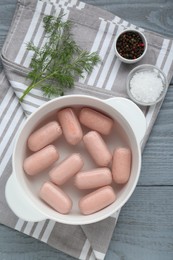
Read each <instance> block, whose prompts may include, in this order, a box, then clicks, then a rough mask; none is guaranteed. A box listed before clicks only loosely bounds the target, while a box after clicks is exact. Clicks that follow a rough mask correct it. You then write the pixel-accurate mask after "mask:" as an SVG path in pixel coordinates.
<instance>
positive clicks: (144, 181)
mask: <svg viewBox="0 0 173 260" xmlns="http://www.w3.org/2000/svg"><path fill="white" fill-rule="evenodd" d="M84 2H87V3H90V4H93V5H97V6H100V7H102V8H105V9H107V10H108V11H111V12H113V13H114V14H117V15H118V16H120V17H122V18H124V19H126V20H128V21H130V22H132V23H134V24H136V25H139V26H141V27H144V28H146V29H149V30H153V31H155V32H158V33H161V34H163V35H165V36H168V37H173V1H172V0H155V1H154V0H121V1H119V0H85V1H84ZM15 5H16V0H0V49H1V48H2V45H3V42H4V40H5V37H6V34H7V32H8V28H9V26H10V23H11V19H12V17H13V14H14V11H15ZM0 69H2V66H1V67H0ZM172 84H173V81H172ZM12 259H17V260H20V259H22V260H23V259H25V260H29V259H32V260H33V259H52V260H53V259H65V260H67V259H74V258H72V257H70V256H67V255H65V254H63V253H62V252H59V251H57V250H55V249H53V248H51V247H49V246H48V245H46V244H43V243H41V242H39V241H37V240H35V239H32V238H30V237H28V236H26V235H24V234H21V233H19V232H16V231H14V230H11V229H9V228H7V227H5V226H3V225H0V260H12ZM105 259H106V260H118V259H122V260H173V85H171V86H170V88H169V90H168V93H167V95H166V98H165V101H164V103H163V106H162V109H161V111H160V113H159V116H158V118H157V121H156V123H155V125H154V128H153V130H152V133H151V135H150V138H149V140H148V142H147V145H146V147H145V150H144V153H143V163H142V171H141V176H140V179H139V183H138V186H137V188H136V190H135V192H134V194H133V195H132V197H131V198H130V200H129V201H128V203H127V204H126V205H125V206H124V207H123V209H122V211H121V214H120V217H119V220H118V224H117V227H116V229H115V231H114V234H113V237H112V240H111V243H110V246H109V250H108V252H107V255H106V258H105Z"/></svg>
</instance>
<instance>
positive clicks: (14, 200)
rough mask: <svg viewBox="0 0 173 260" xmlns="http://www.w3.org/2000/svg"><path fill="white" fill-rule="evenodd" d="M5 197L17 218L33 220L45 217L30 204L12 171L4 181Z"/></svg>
mask: <svg viewBox="0 0 173 260" xmlns="http://www.w3.org/2000/svg"><path fill="white" fill-rule="evenodd" d="M5 197H6V200H7V203H8V205H9V207H10V208H11V209H12V211H13V212H14V213H15V215H16V216H18V217H19V218H21V219H23V220H25V221H33V222H37V221H41V220H45V219H46V217H45V216H44V215H43V214H42V213H41V212H39V211H37V209H36V208H35V207H33V206H32V204H31V202H30V201H29V200H28V198H27V197H26V195H25V193H24V192H23V190H22V189H21V187H20V186H19V184H18V182H17V180H16V177H15V174H14V173H12V174H11V176H10V177H9V179H8V181H7V183H6V187H5Z"/></svg>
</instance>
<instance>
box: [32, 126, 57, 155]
mask: <svg viewBox="0 0 173 260" xmlns="http://www.w3.org/2000/svg"><path fill="white" fill-rule="evenodd" d="M61 135H62V130H61V127H60V125H59V124H58V122H56V121H52V122H49V123H48V124H46V125H44V126H42V127H41V128H39V129H38V130H36V131H34V132H33V133H32V134H31V135H30V136H29V138H28V147H29V149H30V150H31V151H33V152H36V151H38V150H40V149H42V148H43V147H45V146H46V145H48V144H51V143H52V142H53V141H55V140H56V139H57V138H58V137H60V136H61Z"/></svg>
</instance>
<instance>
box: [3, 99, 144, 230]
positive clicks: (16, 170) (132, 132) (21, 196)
mask: <svg viewBox="0 0 173 260" xmlns="http://www.w3.org/2000/svg"><path fill="white" fill-rule="evenodd" d="M71 106H87V107H92V108H95V109H97V110H99V111H102V112H104V113H105V114H107V115H109V116H110V117H111V118H113V119H115V120H116V121H117V122H118V125H119V126H120V131H119V132H124V134H123V136H125V140H126V142H127V143H128V145H129V146H130V149H131V151H132V170H131V176H130V179H129V181H128V183H127V184H126V185H124V186H123V187H121V189H118V190H117V191H116V193H117V199H116V201H115V202H114V203H113V204H111V205H110V206H108V207H106V208H104V209H102V210H100V211H98V212H96V213H94V214H91V215H82V214H80V212H79V210H77V202H78V199H79V198H78V197H77V196H78V195H74V197H73V201H74V207H73V208H72V211H71V212H70V213H69V214H67V215H63V214H60V213H58V212H56V211H55V210H54V209H52V208H50V207H49V206H47V205H46V204H45V203H44V202H43V201H42V200H41V199H40V198H39V196H38V191H39V188H40V187H41V185H42V183H43V182H44V181H45V180H46V179H45V178H47V179H48V174H46V175H45V174H43V175H42V174H39V175H38V176H36V177H30V176H27V175H26V174H25V172H24V170H23V160H24V158H25V156H26V153H27V151H26V143H27V138H28V136H29V135H30V134H31V132H32V131H33V130H34V129H35V127H36V126H37V125H38V124H39V123H40V122H41V121H43V120H44V119H45V118H46V117H49V116H51V115H52V113H55V112H56V111H57V110H59V109H62V108H63V107H71ZM121 130H122V131H121ZM145 131H146V120H145V117H144V115H143V113H142V111H141V110H140V109H139V108H138V107H137V105H135V104H134V103H133V102H132V101H130V100H128V99H125V98H119V97H115V98H110V99H107V100H101V99H98V98H94V97H90V96H86V95H70V96H64V97H59V98H55V99H53V100H51V101H49V102H47V103H46V104H44V105H43V106H41V107H40V108H38V109H37V111H36V112H34V113H33V114H32V115H31V116H30V117H29V118H28V119H27V120H26V122H25V123H24V124H23V125H22V127H21V129H20V130H19V132H18V135H17V138H16V143H15V147H14V152H13V158H12V163H13V173H12V175H11V176H10V178H9V179H8V181H7V184H6V190H5V195H6V199H7V202H8V205H9V206H10V208H11V209H12V210H13V212H14V213H15V214H16V215H17V216H18V217H20V218H22V219H24V220H26V221H34V222H37V221H41V220H44V219H51V220H54V221H57V222H60V223H65V224H72V225H83V224H89V223H94V222H97V221H100V220H102V219H105V218H107V217H108V216H110V215H112V214H113V213H114V212H116V211H117V210H119V209H120V208H121V207H122V206H123V205H124V204H125V203H126V202H127V200H128V199H129V198H130V196H131V195H132V193H133V191H134V189H135V187H136V185H137V181H138V178H139V175H140V169H141V148H140V143H141V141H142V139H143V137H144V134H145ZM109 138H111V140H108V142H109V144H110V145H112V146H116V142H117V141H116V140H117V139H118V138H117V136H116V135H115V137H114V131H113V133H112V134H111V136H110V137H109ZM58 148H59V151H60V153H61V152H62V153H64V154H65V153H67V151H68V150H67V149H68V148H67V147H66V148H64V147H63V146H62V147H61V145H60V147H58ZM112 148H113V147H112ZM70 149H72V148H70ZM74 149H75V148H73V150H74ZM71 151H72V150H71ZM45 176H47V177H45ZM72 196H73V195H72Z"/></svg>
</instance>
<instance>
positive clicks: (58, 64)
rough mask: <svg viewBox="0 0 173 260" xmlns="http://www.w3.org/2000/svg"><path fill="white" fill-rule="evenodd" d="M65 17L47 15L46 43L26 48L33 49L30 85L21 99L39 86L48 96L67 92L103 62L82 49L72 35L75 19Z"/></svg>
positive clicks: (45, 27) (29, 45)
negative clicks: (77, 80) (80, 78)
mask: <svg viewBox="0 0 173 260" xmlns="http://www.w3.org/2000/svg"><path fill="white" fill-rule="evenodd" d="M62 16H63V15H61V16H59V17H57V18H55V17H54V16H51V15H49V16H45V17H44V18H43V24H44V29H45V37H46V43H45V45H44V46H43V47H41V48H40V47H36V46H35V45H34V44H33V43H32V42H29V43H28V44H27V49H28V50H30V51H33V57H32V60H31V63H30V68H31V71H30V72H29V73H28V79H30V80H31V84H30V85H29V86H28V87H27V88H26V90H25V91H24V92H23V95H22V96H21V97H20V99H19V100H20V101H23V99H24V97H25V96H26V95H27V94H28V93H29V92H30V90H31V89H33V88H36V87H39V88H41V89H42V91H43V94H44V95H45V96H47V97H51V96H62V95H64V89H65V88H72V87H73V86H74V83H75V80H76V79H77V77H82V75H83V72H84V71H86V72H87V73H91V72H92V70H93V68H94V66H95V65H96V64H97V63H98V62H99V61H100V58H99V56H98V54H97V53H96V52H93V53H90V52H88V51H86V50H82V49H81V48H80V47H79V46H78V45H77V44H76V42H75V41H74V40H73V37H72V35H71V28H72V22H71V21H69V20H68V21H62Z"/></svg>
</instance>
